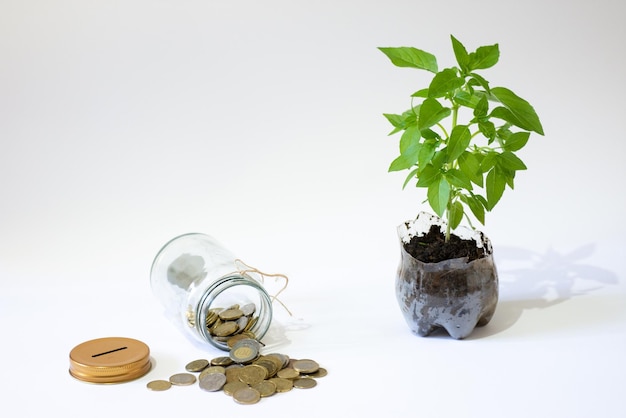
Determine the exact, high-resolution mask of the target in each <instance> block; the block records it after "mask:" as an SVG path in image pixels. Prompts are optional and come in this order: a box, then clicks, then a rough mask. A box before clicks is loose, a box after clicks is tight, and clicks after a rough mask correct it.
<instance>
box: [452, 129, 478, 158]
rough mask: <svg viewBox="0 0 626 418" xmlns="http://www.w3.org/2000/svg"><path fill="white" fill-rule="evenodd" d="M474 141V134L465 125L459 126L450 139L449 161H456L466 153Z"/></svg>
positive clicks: (453, 130)
mask: <svg viewBox="0 0 626 418" xmlns="http://www.w3.org/2000/svg"><path fill="white" fill-rule="evenodd" d="M471 140H472V134H471V133H470V130H469V128H468V127H467V126H465V125H457V126H455V127H454V128H453V129H452V132H451V133H450V139H448V160H449V161H454V160H456V159H457V158H458V157H459V156H460V155H461V154H463V153H464V152H465V150H466V149H467V147H468V146H469V143H470V141H471Z"/></svg>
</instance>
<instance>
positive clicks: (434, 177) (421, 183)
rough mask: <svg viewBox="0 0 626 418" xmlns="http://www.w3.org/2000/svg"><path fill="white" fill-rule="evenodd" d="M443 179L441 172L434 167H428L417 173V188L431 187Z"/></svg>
mask: <svg viewBox="0 0 626 418" xmlns="http://www.w3.org/2000/svg"><path fill="white" fill-rule="evenodd" d="M440 177H441V171H439V169H438V168H435V167H433V166H432V165H430V164H429V165H427V166H426V167H424V168H423V169H422V170H420V171H419V172H418V173H417V184H416V185H415V187H429V186H430V185H431V184H433V183H434V182H436V181H438V180H439V178H440Z"/></svg>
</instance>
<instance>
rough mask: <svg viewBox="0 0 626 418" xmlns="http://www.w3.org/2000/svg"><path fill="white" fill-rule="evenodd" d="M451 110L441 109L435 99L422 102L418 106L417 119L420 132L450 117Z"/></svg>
mask: <svg viewBox="0 0 626 418" xmlns="http://www.w3.org/2000/svg"><path fill="white" fill-rule="evenodd" d="M450 113H451V110H450V109H449V108H447V107H443V106H442V105H441V103H439V102H438V101H437V99H433V98H429V99H426V100H424V102H423V103H422V105H421V106H420V112H419V117H418V125H419V128H420V130H424V129H426V128H430V127H431V126H433V125H435V124H437V123H438V122H439V121H441V120H443V119H445V118H447V117H448V116H450Z"/></svg>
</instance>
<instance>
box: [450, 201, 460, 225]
mask: <svg viewBox="0 0 626 418" xmlns="http://www.w3.org/2000/svg"><path fill="white" fill-rule="evenodd" d="M462 220H463V205H462V204H461V202H454V203H453V204H452V207H450V215H449V217H448V223H449V224H450V228H452V229H456V228H457V227H458V226H459V225H460V224H461V221H462Z"/></svg>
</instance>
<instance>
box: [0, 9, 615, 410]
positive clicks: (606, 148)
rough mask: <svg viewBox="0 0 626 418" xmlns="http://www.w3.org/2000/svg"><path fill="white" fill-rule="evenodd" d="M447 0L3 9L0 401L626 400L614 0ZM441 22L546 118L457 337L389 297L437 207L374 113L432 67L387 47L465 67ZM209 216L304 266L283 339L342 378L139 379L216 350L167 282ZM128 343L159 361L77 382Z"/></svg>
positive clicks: (271, 266)
mask: <svg viewBox="0 0 626 418" xmlns="http://www.w3.org/2000/svg"><path fill="white" fill-rule="evenodd" d="M438 4H439V3H437V2H419V1H408V0H406V1H393V0H392V1H386V2H374V1H353V0H349V1H325V0H322V1H315V2H299V1H265V2H257V1H249V0H245V1H231V2H213V1H190V0H184V1H106V2H105V1H54V2H49V1H7V0H2V1H1V2H0V141H1V142H0V143H1V150H0V196H1V200H0V202H1V203H0V285H1V286H2V287H1V293H0V329H2V334H3V337H2V340H3V344H2V346H1V348H0V354H1V355H2V359H3V369H2V371H3V378H2V380H1V383H0V393H2V394H3V395H2V398H3V401H2V402H1V403H0V411H2V412H1V414H2V416H8V415H7V413H6V411H12V412H11V416H39V415H44V414H45V415H53V416H57V415H59V416H67V417H72V416H85V415H89V416H97V417H100V416H102V417H105V416H106V417H111V416H130V414H131V413H133V414H135V413H141V414H142V416H159V417H160V416H163V417H169V416H196V415H197V414H201V415H206V414H208V413H211V414H214V413H215V414H217V415H219V416H233V414H238V415H239V414H251V413H252V414H254V415H255V416H258V417H270V416H271V417H276V416H293V415H297V416H299V417H309V416H310V417H313V416H314V417H320V416H342V415H343V416H346V415H349V416H363V415H366V414H367V415H368V416H370V415H371V416H374V414H376V415H382V414H386V415H387V416H400V414H411V415H413V416H424V417H447V416H453V417H459V416H468V417H469V416H471V417H479V416H480V417H504V416H506V417H529V416H533V417H544V416H545V417H555V416H557V417H568V418H571V417H589V416H598V417H617V416H623V406H622V403H623V399H622V398H623V389H624V383H623V376H624V372H626V366H625V362H624V360H623V358H624V357H623V356H624V354H623V353H624V352H625V350H624V349H625V348H626V304H625V303H624V302H625V300H626V284H625V283H624V280H625V273H626V269H625V268H624V265H623V257H624V255H625V251H624V250H625V245H624V241H623V237H622V235H623V234H624V232H626V228H625V227H624V223H623V221H622V220H623V214H624V209H625V208H626V205H625V204H624V199H623V197H622V196H623V193H622V190H621V182H622V181H623V179H624V178H625V176H624V175H625V174H626V173H625V171H626V170H625V169H624V165H623V153H624V151H625V150H626V147H625V146H624V138H623V134H622V131H623V130H622V121H623V115H624V111H625V110H626V109H624V102H623V97H625V95H626V91H625V87H626V82H625V81H624V76H623V75H624V73H623V71H624V70H623V69H624V68H625V65H626V59H625V52H624V48H623V40H624V39H626V36H625V35H626V34H625V29H624V25H623V22H622V17H623V16H624V6H623V4H622V3H621V2H619V1H609V0H600V1H595V2H587V3H583V2H566V1H553V2H545V1H538V0H531V1H527V2H511V1H493V0H487V1H482V2H465V1H457V0H454V1H451V2H448V3H446V6H445V8H444V10H443V11H441V10H438V9H437V7H438V6H437V5H438ZM450 33H453V34H454V35H455V36H456V37H457V38H459V39H460V40H461V41H462V42H464V43H465V45H466V46H467V47H468V48H472V49H473V48H476V47H477V46H480V45H484V44H491V43H495V42H499V43H500V47H501V52H502V55H501V61H500V63H499V64H498V66H497V67H496V68H494V69H493V70H492V71H490V72H488V73H485V75H486V76H487V75H489V78H490V79H491V80H492V84H493V85H498V84H501V85H504V86H507V87H509V88H511V89H513V90H514V91H516V92H517V93H519V94H520V95H522V96H523V97H525V98H526V99H528V100H529V101H530V102H531V103H532V104H533V105H534V106H535V108H536V110H537V112H538V113H539V115H540V117H541V119H542V122H543V124H544V128H545V132H546V137H545V138H541V137H537V136H533V137H532V138H531V142H530V143H529V145H528V147H527V148H526V149H525V150H524V151H523V152H522V153H521V154H520V156H521V157H522V158H523V159H524V160H525V161H526V163H527V165H528V167H529V170H528V171H527V172H522V173H520V175H519V176H518V178H517V179H516V191H515V193H510V192H507V193H505V195H504V197H503V200H502V203H501V204H500V205H499V207H497V208H496V210H495V212H493V213H491V214H488V218H487V225H486V226H485V228H484V231H485V232H486V233H487V235H488V236H489V237H490V238H491V240H492V241H493V244H494V247H495V257H496V261H497V263H498V268H499V272H500V278H501V300H500V303H499V306H498V309H497V311H496V315H495V317H494V319H493V320H492V322H491V323H490V324H489V325H488V326H487V327H485V328H482V329H479V330H477V331H476V333H475V334H474V335H472V337H471V338H469V339H468V340H464V341H455V340H451V339H450V338H448V337H446V336H445V335H436V336H432V337H428V338H420V337H416V336H413V335H411V334H410V332H409V331H408V327H407V326H406V325H405V324H404V320H403V319H402V317H401V315H400V312H399V309H398V308H397V306H396V302H395V296H394V294H393V280H394V274H395V268H396V265H397V262H398V257H399V251H398V242H397V239H396V236H395V228H396V225H397V224H399V223H400V222H402V221H404V220H406V219H409V218H412V217H413V216H414V215H415V214H416V213H417V212H418V211H419V210H420V209H424V208H423V207H422V206H420V201H421V200H422V199H423V197H424V196H423V195H422V194H419V193H413V190H411V189H410V188H409V190H406V191H402V190H401V189H400V186H401V183H402V181H403V179H404V173H402V174H398V175H395V174H388V173H386V169H387V167H388V164H389V163H390V162H391V160H392V159H393V158H395V156H396V152H397V151H396V150H397V139H396V138H391V139H390V138H386V135H387V133H388V132H389V126H388V124H387V122H386V121H385V120H384V118H383V117H382V116H381V114H382V113H383V112H396V111H398V112H399V111H402V110H403V109H404V107H405V106H406V105H407V99H406V97H407V95H408V94H410V93H412V92H413V91H414V90H416V89H417V88H419V87H420V86H421V83H423V79H422V78H420V77H421V76H420V74H419V73H418V72H414V71H411V70H408V69H398V68H395V67H393V66H392V65H391V64H390V63H389V62H388V60H387V59H386V58H385V57H384V56H383V55H382V54H381V53H380V52H379V51H377V50H376V47H378V46H400V45H407V46H416V47H420V48H422V49H425V50H428V51H430V52H433V53H435V54H437V55H438V56H440V66H442V67H443V66H446V65H452V54H451V51H450V47H449V42H450V41H449V35H450ZM192 231H198V232H204V233H207V234H211V235H213V236H215V237H216V238H217V239H218V240H220V241H221V242H222V243H223V244H224V245H225V246H227V247H228V248H229V249H230V250H232V251H233V252H235V253H236V254H237V255H239V256H240V257H241V258H242V259H244V260H245V261H246V262H248V263H249V264H251V265H253V266H256V267H258V268H259V269H261V270H265V271H269V272H279V273H284V274H287V275H288V276H289V278H290V284H289V287H288V289H287V291H286V292H285V293H284V297H283V300H284V302H285V303H286V304H287V305H288V306H289V308H290V309H291V310H292V311H293V313H294V317H293V318H289V317H288V316H286V315H285V314H284V312H282V311H281V310H280V309H277V317H278V318H277V320H276V321H275V325H274V327H273V331H272V332H273V338H274V341H276V342H277V345H275V346H274V348H275V349H276V350H279V351H282V352H284V353H287V354H289V355H291V356H292V357H310V358H314V359H316V360H318V361H319V362H320V363H321V364H322V365H323V366H325V367H326V368H327V369H328V370H329V375H328V376H327V377H325V378H324V379H322V380H320V382H319V385H318V387H316V388H315V389H313V390H310V391H298V392H295V391H294V392H291V393H288V394H283V395H281V396H276V397H274V398H270V399H265V400H263V401H262V402H261V403H259V404H257V405H254V406H251V407H246V406H241V405H237V404H235V403H234V402H233V401H232V400H231V399H228V398H227V397H226V396H225V395H223V394H210V393H204V392H202V391H201V390H200V389H198V388H197V387H184V388H172V389H171V390H170V391H168V392H163V393H153V392H150V391H148V390H147V389H146V388H145V384H146V383H147V382H148V381H149V380H152V379H156V378H167V377H168V376H169V375H170V374H173V373H175V372H179V371H181V370H182V369H183V368H184V365H185V364H186V363H187V362H188V361H190V360H193V359H195V358H199V357H207V358H210V357H213V356H217V355H221V354H222V353H220V352H216V351H214V350H213V349H208V350H206V351H203V350H201V349H199V348H197V347H195V346H192V345H191V344H189V343H188V342H187V340H185V339H184V337H183V336H182V335H180V334H178V332H177V331H176V330H175V329H174V328H173V327H172V326H171V325H170V324H169V323H168V322H167V321H166V320H165V319H164V318H163V317H162V316H161V310H160V307H159V305H158V303H157V302H156V300H154V298H153V297H152V295H151V293H150V289H149V284H148V271H149V267H150V263H151V261H152V257H153V256H154V255H155V254H156V252H157V251H158V249H159V248H160V246H161V245H162V244H164V243H165V242H166V241H167V240H168V239H170V238H172V237H174V236H176V235H178V234H181V233H185V232H192ZM300 236H301V237H303V238H299V237H300ZM111 335H119V336H127V337H133V338H138V339H140V340H142V341H144V342H146V343H147V344H148V345H149V346H150V348H151V350H152V354H153V358H154V360H155V362H156V365H155V367H154V369H153V370H152V371H151V372H150V373H149V374H148V375H147V376H145V377H144V378H142V379H139V380H137V381H134V382H131V383H127V384H123V385H114V386H99V385H89V384H84V383H82V382H78V381H76V380H74V379H72V378H71V377H70V376H69V375H68V372H67V369H68V366H69V362H68V354H69V351H70V350H71V349H72V348H73V347H74V346H75V345H77V344H79V343H81V342H83V341H85V340H88V339H92V338H99V337H104V336H111ZM86 410H88V411H89V412H88V413H86V412H85V411H86ZM238 415H237V416H238Z"/></svg>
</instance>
